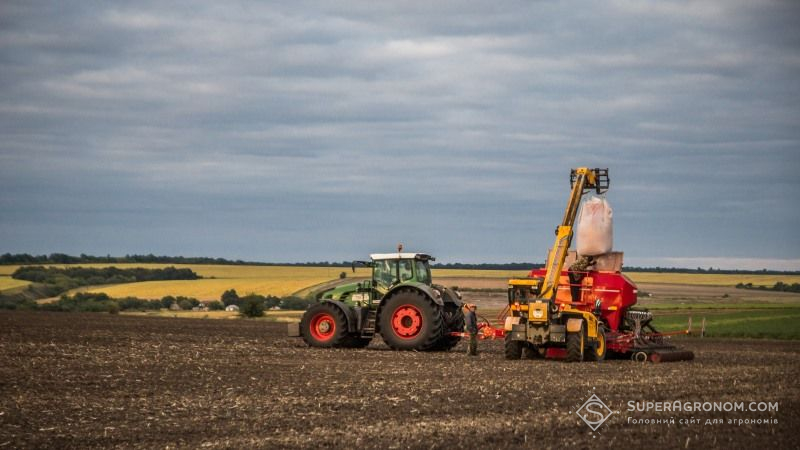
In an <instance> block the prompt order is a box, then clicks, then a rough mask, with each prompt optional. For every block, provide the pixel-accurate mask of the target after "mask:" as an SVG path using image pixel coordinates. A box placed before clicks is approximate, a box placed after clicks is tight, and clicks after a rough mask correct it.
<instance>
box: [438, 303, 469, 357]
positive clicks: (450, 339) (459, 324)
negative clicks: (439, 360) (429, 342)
mask: <svg viewBox="0 0 800 450" xmlns="http://www.w3.org/2000/svg"><path fill="white" fill-rule="evenodd" d="M442 320H443V321H444V333H443V334H442V337H441V338H440V339H439V340H438V341H436V343H435V344H434V345H433V347H431V350H438V351H445V352H446V351H448V350H451V349H452V348H453V347H455V346H456V345H458V343H459V342H461V336H452V335H450V333H461V332H463V331H464V311H463V310H462V309H461V306H459V305H458V304H456V303H449V302H448V303H445V304H444V312H443V314H442Z"/></svg>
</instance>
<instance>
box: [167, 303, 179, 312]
mask: <svg viewBox="0 0 800 450" xmlns="http://www.w3.org/2000/svg"><path fill="white" fill-rule="evenodd" d="M169 309H170V311H180V310H181V305H179V304H178V302H172V304H171V305H169Z"/></svg>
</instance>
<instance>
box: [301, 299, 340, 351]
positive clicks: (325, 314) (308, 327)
mask: <svg viewBox="0 0 800 450" xmlns="http://www.w3.org/2000/svg"><path fill="white" fill-rule="evenodd" d="M300 335H301V336H303V340H304V341H305V342H306V344H308V345H309V346H311V347H340V346H342V345H343V344H344V343H345V342H346V341H347V318H346V317H345V316H344V313H342V311H341V310H340V309H339V308H337V307H336V306H334V305H331V304H329V303H318V304H316V305H314V306H312V307H311V308H309V309H308V310H307V311H306V312H305V314H303V319H302V320H301V321H300Z"/></svg>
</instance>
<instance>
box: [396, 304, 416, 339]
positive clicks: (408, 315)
mask: <svg viewBox="0 0 800 450" xmlns="http://www.w3.org/2000/svg"><path fill="white" fill-rule="evenodd" d="M392 330H393V331H394V334H396V335H397V337H399V338H401V339H413V338H415V337H416V336H417V335H418V334H419V333H420V331H422V313H420V312H419V309H417V307H416V306H413V305H403V306H400V307H399V308H397V309H395V310H394V313H392Z"/></svg>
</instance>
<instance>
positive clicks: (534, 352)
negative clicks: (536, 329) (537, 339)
mask: <svg viewBox="0 0 800 450" xmlns="http://www.w3.org/2000/svg"><path fill="white" fill-rule="evenodd" d="M522 356H523V357H524V358H525V359H542V358H544V349H540V348H538V347H536V346H535V345H533V344H528V345H526V346H525V347H524V348H523V349H522Z"/></svg>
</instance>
